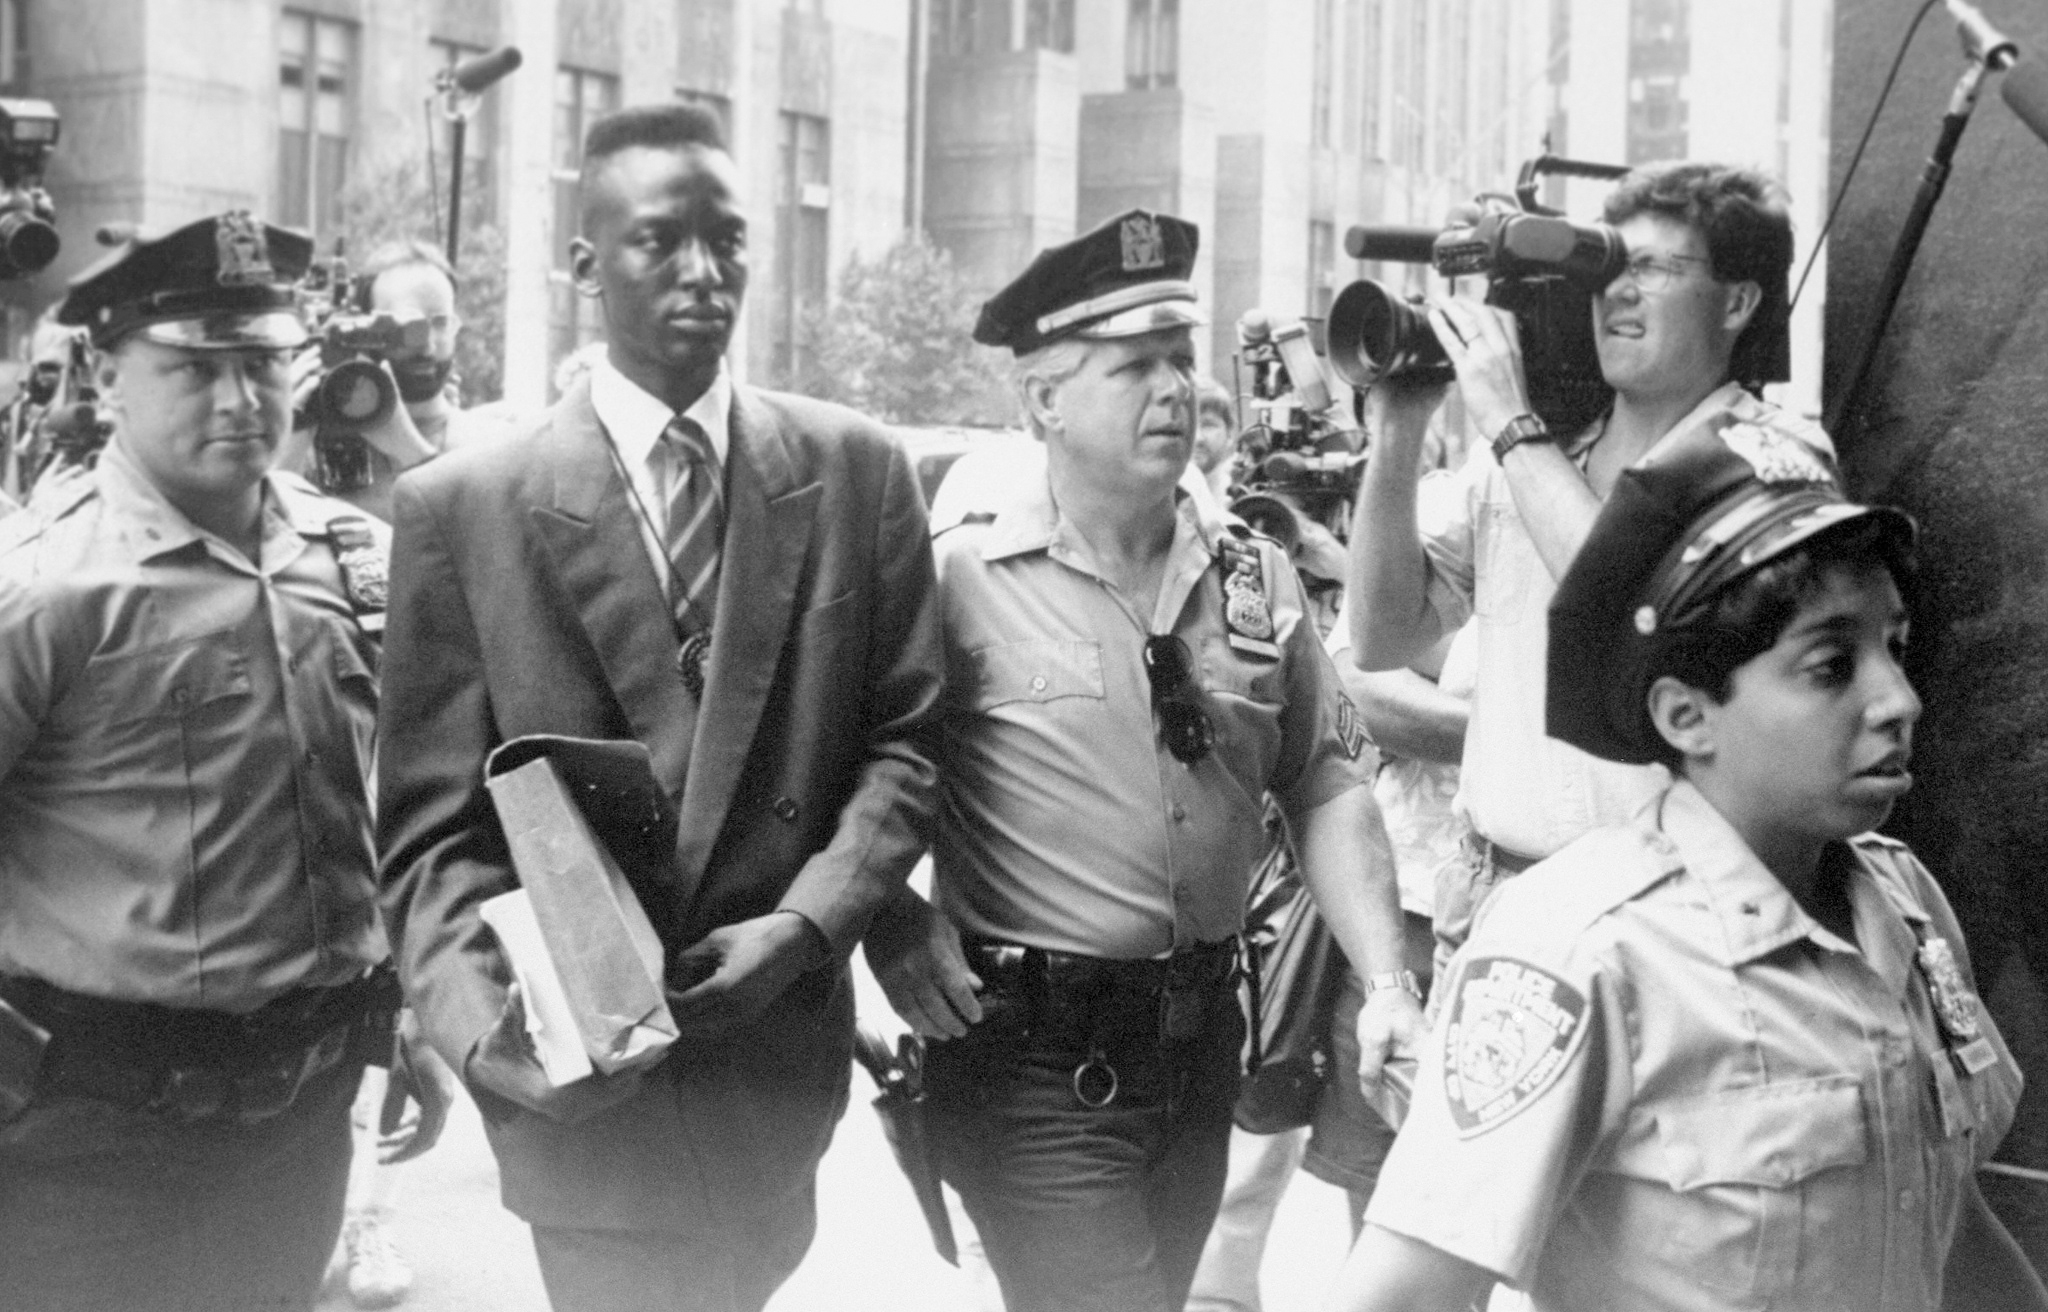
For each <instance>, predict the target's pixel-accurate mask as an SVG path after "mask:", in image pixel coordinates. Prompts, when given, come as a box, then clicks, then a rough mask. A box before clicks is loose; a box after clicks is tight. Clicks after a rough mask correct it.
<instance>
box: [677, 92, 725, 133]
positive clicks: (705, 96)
mask: <svg viewBox="0 0 2048 1312" xmlns="http://www.w3.org/2000/svg"><path fill="white" fill-rule="evenodd" d="M676 99H677V100H680V101H682V102H683V103H684V104H685V105H695V106H697V107H698V108H699V109H708V110H710V111H711V112H712V113H714V114H716V115H718V126H719V127H720V128H722V129H724V131H725V140H726V144H727V145H731V144H732V97H731V96H721V95H718V94H717V93H715V92H711V91H692V90H691V89H690V88H688V87H677V88H676Z"/></svg>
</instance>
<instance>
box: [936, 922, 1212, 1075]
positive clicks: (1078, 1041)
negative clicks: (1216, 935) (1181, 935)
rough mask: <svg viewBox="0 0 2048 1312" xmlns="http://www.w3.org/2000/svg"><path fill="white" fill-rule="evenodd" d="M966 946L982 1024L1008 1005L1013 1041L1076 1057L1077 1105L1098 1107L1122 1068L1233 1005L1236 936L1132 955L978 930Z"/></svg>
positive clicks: (1200, 1028) (1195, 1034)
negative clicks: (1033, 943)
mask: <svg viewBox="0 0 2048 1312" xmlns="http://www.w3.org/2000/svg"><path fill="white" fill-rule="evenodd" d="M965 947H966V952H967V958H968V962H969V964H970V965H971V966H972V967H973V968H974V971H975V973H976V974H977V975H979V976H980V977H981V980H982V984H983V986H984V992H983V1022H982V1023H983V1025H988V1024H989V1023H990V1020H991V1018H992V1012H991V1007H992V1006H995V1007H1001V1006H1004V1005H1011V1006H1017V1007H1018V1008H1019V1009H1020V1010H1021V1012H1022V1016H1021V1017H1020V1019H1021V1020H1022V1024H1021V1026H1018V1027H1017V1028H1016V1029H1015V1031H1014V1034H1013V1038H1014V1040H1015V1041H1016V1042H1020V1043H1025V1044H1028V1045H1029V1046H1031V1047H1032V1048H1033V1049H1034V1050H1037V1051H1041V1052H1045V1053H1052V1052H1063V1053H1066V1054H1068V1055H1069V1056H1070V1057H1078V1058H1079V1061H1078V1062H1077V1064H1076V1065H1075V1066H1074V1070H1073V1076H1072V1079H1073V1088H1074V1096H1075V1098H1076V1099H1077V1100H1078V1101H1079V1102H1080V1103H1081V1104H1082V1105H1083V1106H1086V1107H1091V1108H1102V1107H1107V1106H1108V1105H1109V1104H1110V1103H1112V1102H1114V1101H1115V1100H1116V1098H1117V1095H1118V1093H1119V1092H1120V1090H1121V1089H1122V1087H1123V1085H1124V1081H1125V1074H1126V1073H1131V1072H1143V1071H1147V1070H1152V1069H1155V1068H1156V1066H1157V1063H1158V1061H1159V1059H1160V1057H1161V1056H1162V1055H1163V1054H1166V1053H1168V1052H1172V1051H1182V1050H1187V1049H1188V1047H1189V1045H1192V1044H1194V1043H1196V1042H1197V1041H1198V1040H1200V1039H1201V1037H1202V1036H1203V1035H1204V1034H1206V1033H1208V1032H1209V1031H1210V1026H1211V1024H1212V1023H1213V1021H1214V1019H1215V1015H1216V1009H1217V1008H1221V1007H1228V1008H1229V1009H1230V1010H1231V1011H1232V1012H1233V1013H1234V1012H1235V1010H1236V1008H1237V987H1236V986H1237V978H1238V942H1237V940H1236V939H1235V938H1228V939H1224V940H1222V941H1220V942H1216V943H1198V944H1196V945H1195V946H1193V947H1191V948H1185V949H1182V950H1180V951H1178V952H1175V953H1174V954H1173V955H1171V956H1168V957H1145V958H1137V959H1121V958H1112V957H1092V956H1084V955H1081V954H1079V953H1074V952H1057V951H1053V950H1051V949H1048V948H1038V947H1030V946H1027V945H1025V944H1022V943H1009V942H1004V941H1003V940H1000V939H989V938H982V937H979V936H969V937H968V939H967V940H966V943H965ZM1120 1072H1123V1073H1120Z"/></svg>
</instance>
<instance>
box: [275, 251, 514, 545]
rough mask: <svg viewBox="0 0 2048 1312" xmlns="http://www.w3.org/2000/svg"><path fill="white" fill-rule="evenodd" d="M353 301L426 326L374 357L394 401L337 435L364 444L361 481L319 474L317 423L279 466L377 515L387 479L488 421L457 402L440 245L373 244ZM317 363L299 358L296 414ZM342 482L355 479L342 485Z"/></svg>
mask: <svg viewBox="0 0 2048 1312" xmlns="http://www.w3.org/2000/svg"><path fill="white" fill-rule="evenodd" d="M354 301H355V303H354V304H353V305H352V306H350V307H349V308H350V309H351V310H353V311H356V312H359V313H363V314H370V315H389V316H391V317H392V318H393V319H395V320H397V321H398V322H399V323H400V324H410V323H417V322H424V323H425V324H426V327H427V336H426V344H425V346H424V347H423V348H422V349H420V350H418V351H416V352H405V353H401V354H394V355H392V356H390V357H389V358H387V359H384V360H382V361H381V362H380V367H381V368H383V370H384V372H385V373H386V374H387V375H388V376H389V378H390V379H391V382H392V384H393V385H394V386H395V387H396V389H397V393H398V399H399V401H400V402H401V404H400V405H398V406H396V407H394V408H393V409H392V410H391V412H390V413H389V414H388V415H386V416H385V417H384V418H383V419H382V420H381V421H379V422H377V423H375V424H371V425H368V426H365V427H363V428H361V429H358V430H354V432H353V433H352V434H350V435H344V436H342V437H341V440H343V441H347V440H349V437H350V436H355V435H359V436H360V439H361V441H362V442H363V443H364V444H366V445H367V446H368V448H369V450H368V451H367V452H363V453H361V458H362V459H363V461H364V469H363V475H362V477H361V478H360V479H349V480H336V479H333V478H323V477H322V473H321V463H322V462H321V461H319V460H318V459H317V458H316V443H317V442H319V441H320V440H321V437H320V435H319V434H318V433H317V431H316V430H317V427H318V425H317V423H315V424H311V425H307V424H302V425H300V426H299V427H298V428H296V429H294V431H293V433H292V440H291V443H290V446H289V448H288V449H287V451H286V453H285V466H286V467H287V468H289V469H294V470H297V471H299V472H301V473H303V474H305V475H306V476H307V477H308V478H310V479H312V480H313V482H314V483H316V484H319V485H320V486H321V489H322V490H323V491H325V492H327V493H329V494H330V495H332V496H337V497H340V498H341V499H342V500H344V501H347V502H349V503H350V504H352V505H354V506H356V507H358V508H359V509H362V510H367V511H369V512H370V513H371V514H373V515H376V516H377V517H378V518H379V519H389V518H390V512H391V484H392V483H393V481H395V480H396V479H397V477H398V476H399V474H401V473H403V472H405V471H406V470H407V469H410V468H412V467H413V466H414V465H417V464H419V463H421V462H422V461H425V460H430V459H432V458H433V457H435V456H437V455H440V454H441V453H442V452H444V451H452V450H454V449H455V448H457V447H460V446H464V445H467V444H468V443H469V442H472V441H474V440H476V438H477V437H478V436H480V435H481V434H482V433H483V432H486V431H488V426H487V425H484V424H482V423H480V422H478V421H476V420H474V419H473V418H472V417H471V416H470V415H468V414H467V413H466V412H465V411H463V410H462V409H461V408H459V407H458V406H457V405H456V399H457V393H456V389H455V387H454V382H453V375H454V369H455V342H456V337H457V335H458V334H459V333H460V331H461V328H462V320H461V317H460V316H459V315H458V314H457V313H456V311H455V273H454V270H453V269H452V268H450V267H449V264H448V261H447V259H446V258H445V257H444V256H443V255H442V254H441V252H440V251H439V250H437V249H436V248H434V247H433V246H431V245H428V244H427V243H425V242H422V241H419V240H416V239H412V238H404V239H401V240H398V241H394V242H391V243H388V244H386V245H384V246H380V247H379V248H378V249H377V250H376V251H374V252H373V253H372V254H371V255H370V258H369V259H368V260H367V261H365V262H364V264H363V267H362V270H361V272H360V273H359V274H358V275H357V278H356V291H355V296H354ZM318 366H319V356H318V353H317V352H309V353H308V354H307V355H305V356H302V357H301V363H300V366H299V369H300V373H299V376H298V377H297V379H296V384H297V385H296V387H295V390H294V392H293V401H294V403H295V409H294V412H295V413H304V410H305V405H306V402H307V401H308V400H309V398H310V397H311V395H312V392H313V389H314V388H316V387H317V386H318V385H319V381H320V379H321V377H322V376H323V374H322V371H321V370H320V368H319V367H318ZM327 436H328V437H329V438H333V437H334V436H336V435H334V434H329V435H327ZM343 481H346V482H352V483H355V484H356V485H355V486H343V485H341V484H342V482H343Z"/></svg>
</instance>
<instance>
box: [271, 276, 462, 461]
mask: <svg viewBox="0 0 2048 1312" xmlns="http://www.w3.org/2000/svg"><path fill="white" fill-rule="evenodd" d="M300 287H301V290H302V292H303V293H304V295H305V299H306V307H307V317H308V318H309V319H310V320H311V321H312V323H313V340H314V343H315V344H316V345H317V346H318V348H319V351H320V382H319V383H318V385H316V386H315V387H314V389H313V393H312V395H311V397H310V398H308V400H307V402H306V404H305V408H304V409H303V410H302V411H301V412H300V413H299V414H296V415H294V416H293V417H292V423H293V425H294V426H303V425H311V426H312V428H313V460H314V470H313V473H314V480H313V481H314V482H316V483H318V484H319V485H320V486H321V487H322V488H323V489H325V490H327V491H329V492H352V491H356V490H359V489H361V488H365V487H368V486H369V485H370V482H371V477H370V458H369V457H370V452H369V445H368V444H367V443H366V442H364V441H363V438H362V430H363V429H365V428H370V427H373V426H374V425H377V424H380V423H383V422H384V420H385V419H386V418H388V417H389V416H390V414H391V412H392V411H393V410H394V409H396V408H397V406H398V402H399V396H398V385H397V383H396V382H394V381H393V380H392V377H391V375H390V374H388V373H386V372H385V371H384V369H383V367H382V365H383V363H384V362H385V361H388V360H391V359H394V358H399V357H403V356H407V355H418V354H419V353H421V352H423V351H425V350H426V349H427V347H428V342H429V338H430V334H431V330H430V329H429V328H428V326H427V323H426V321H425V320H424V319H412V320H405V321H401V320H399V319H397V318H395V317H393V316H392V315H389V314H370V313H366V312H362V311H358V310H356V309H354V308H353V307H354V306H355V305H357V304H359V303H360V302H359V298H360V289H358V288H357V286H356V284H355V280H354V279H353V278H351V277H350V276H349V269H348V262H347V260H346V259H345V258H344V257H343V256H342V255H340V254H339V253H337V254H336V255H335V256H334V257H333V258H331V259H327V260H316V261H314V262H313V264H312V265H311V267H309V268H308V269H307V271H306V277H305V280H304V281H303V282H302V283H301V284H300Z"/></svg>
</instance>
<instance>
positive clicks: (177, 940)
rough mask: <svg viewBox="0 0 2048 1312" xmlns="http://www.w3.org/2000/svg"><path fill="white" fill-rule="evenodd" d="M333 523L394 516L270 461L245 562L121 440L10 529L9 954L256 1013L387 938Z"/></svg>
mask: <svg viewBox="0 0 2048 1312" xmlns="http://www.w3.org/2000/svg"><path fill="white" fill-rule="evenodd" d="M337 519H346V520H348V521H349V522H350V523H352V524H354V525H356V526H358V527H359V529H361V530H362V531H366V532H369V533H371V534H372V536H373V539H374V541H375V543H376V546H375V547H374V551H375V553H376V554H377V556H378V557H379V558H380V559H381V556H382V553H383V542H384V537H383V528H382V525H376V524H373V523H372V521H370V520H369V519H368V517H366V516H364V515H362V514H361V513H359V512H357V511H356V510H354V509H353V508H352V507H349V506H347V505H344V504H342V503H341V502H338V501H334V500H331V499H329V498H327V497H323V496H321V495H319V494H318V493H316V492H314V491H313V489H312V487H311V486H310V485H309V484H307V483H305V482H303V481H302V480H299V479H297V478H295V477H293V476H290V475H273V476H271V477H270V478H269V479H268V480H267V481H266V485H265V497H264V507H263V522H262V544H261V547H260V548H259V551H258V560H257V562H256V563H253V564H252V563H251V562H250V561H249V560H248V559H247V558H245V557H244V556H243V555H242V553H241V552H240V551H238V550H237V549H236V548H234V547H233V546H230V545H229V544H227V543H226V542H223V541H222V540H220V539H218V538H216V537H214V536H212V535H211V534H209V533H206V532H204V531H202V530H200V529H198V528H196V527H195V526H194V525H193V524H192V523H191V521H189V520H187V519H186V518H185V517H184V516H183V515H181V514H180V513H179V512H178V511H177V510H176V509H174V508H173V507H172V506H171V505H170V504H169V503H168V502H166V501H165V500H164V499H163V498H162V496H161V495H160V494H159V493H157V492H156V490H155V489H154V488H153V487H152V486H151V485H150V484H149V483H148V482H147V480H146V479H145V478H144V477H143V476H142V474H141V473H140V472H139V471H138V470H137V469H136V468H135V467H134V465H133V464H132V463H130V461H129V460H128V458H127V457H126V456H125V455H124V453H123V452H122V450H121V448H120V447H119V445H118V444H115V445H110V446H109V447H108V448H107V450H106V451H105V453H104V454H103V455H102V456H101V458H100V462H99V465H98V468H97V469H95V470H94V471H93V472H92V473H91V474H90V475H89V476H87V477H86V478H84V479H81V480H80V481H79V482H78V483H77V484H76V485H75V486H74V487H73V489H72V495H70V496H69V497H67V498H66V499H65V500H64V501H62V502H60V503H57V504H55V505H52V506H50V507H49V508H48V509H47V510H32V511H28V512H25V513H23V514H21V515H17V516H14V517H13V518H11V519H10V520H9V521H8V522H7V523H6V525H4V526H0V974H8V975H26V976H33V977H36V978H40V979H43V980H47V981H48V982H50V983H52V984H56V985H58V986H60V987H63V988H67V989H71V990H73V991H75V992H79V993H86V994H91V995H94V996H98V997H107V998H118V999H126V1000H132V1001H149V1002H158V1003H163V1004H166V1005H170V1006H181V1007H207V1008H213V1009H216V1010H222V1011H247V1010H251V1009H253V1008H255V1007H257V1006H259V1005H261V1004H262V1003H264V1002H266V1001H268V1000H269V999H270V998H272V997H274V996H276V995H278V994H280V993H283V992H285V991H286V990H288V989H291V988H293V987H296V986H300V985H327V984H338V983H343V982H345V981H348V980H350V979H353V978H355V977H356V976H358V975H360V974H361V973H362V972H363V971H364V969H365V968H366V967H368V966H370V965H371V964H373V963H375V962H377V961H379V960H382V959H383V957H384V955H385V948H384V943H383V938H382V935H381V933H380V931H379V930H378V929H377V926H376V922H375V913H374V902H373V900H374V897H375V893H376V883H375V870H376V866H375V859H374V850H373V847H372V837H371V817H370V804H369V800H368V794H367V788H366V783H365V781H366V779H367V778H368V776H369V773H370V770H371V764H372V753H373V751H374V746H375V728H376V711H377V685H376V674H375V662H376V648H375V644H374V643H373V641H372V640H371V639H370V638H369V637H368V636H367V635H366V633H365V631H364V628H363V622H362V620H361V619H360V618H359V616H358V614H357V609H356V606H355V605H354V604H353V603H352V602H351V599H350V596H349V594H348V593H347V591H346V590H345V586H344V580H343V572H342V568H341V565H340V564H339V562H338V556H337V547H336V543H335V541H334V539H333V537H332V535H331V531H330V526H331V524H332V523H333V521H335V520H337ZM380 568H381V567H380ZM379 584H380V586H381V578H380V579H379ZM365 604H366V605H367V604H368V599H367V598H366V603H365ZM381 613H382V601H381V598H376V599H375V618H376V619H381Z"/></svg>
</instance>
